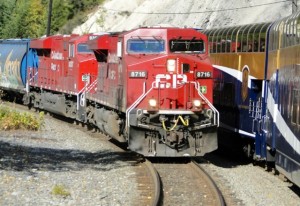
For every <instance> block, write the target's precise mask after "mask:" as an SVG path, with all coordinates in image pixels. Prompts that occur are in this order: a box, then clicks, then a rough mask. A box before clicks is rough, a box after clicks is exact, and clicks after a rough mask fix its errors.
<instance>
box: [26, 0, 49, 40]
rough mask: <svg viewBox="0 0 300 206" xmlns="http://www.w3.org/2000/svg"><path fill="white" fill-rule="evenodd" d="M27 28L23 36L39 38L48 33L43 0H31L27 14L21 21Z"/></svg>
mask: <svg viewBox="0 0 300 206" xmlns="http://www.w3.org/2000/svg"><path fill="white" fill-rule="evenodd" d="M21 25H22V27H24V28H26V29H25V30H24V33H23V37H27V38H37V37H40V36H42V35H44V34H45V33H46V10H45V9H44V7H43V5H42V3H41V0H30V1H29V7H28V12H27V15H26V16H25V18H24V21H22V22H21Z"/></svg>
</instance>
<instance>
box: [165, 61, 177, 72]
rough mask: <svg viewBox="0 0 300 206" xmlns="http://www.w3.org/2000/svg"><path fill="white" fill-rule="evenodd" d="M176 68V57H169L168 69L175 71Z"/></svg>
mask: <svg viewBox="0 0 300 206" xmlns="http://www.w3.org/2000/svg"><path fill="white" fill-rule="evenodd" d="M175 69H176V60H175V59H168V61H167V70H168V72H175Z"/></svg>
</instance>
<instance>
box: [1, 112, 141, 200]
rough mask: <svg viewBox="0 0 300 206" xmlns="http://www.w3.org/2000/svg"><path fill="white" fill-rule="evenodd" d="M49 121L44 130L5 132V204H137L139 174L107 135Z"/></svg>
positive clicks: (2, 171) (2, 136)
mask: <svg viewBox="0 0 300 206" xmlns="http://www.w3.org/2000/svg"><path fill="white" fill-rule="evenodd" d="M99 136H100V137H99V138H94V137H91V136H89V135H88V134H87V133H86V132H83V131H81V130H79V129H75V127H74V126H72V125H69V124H64V123H62V122H61V121H58V120H53V119H51V118H46V120H45V127H44V128H43V129H42V131H39V132H29V131H10V132H6V131H1V132H0V205H132V204H133V203H134V199H136V198H137V197H138V196H139V194H138V193H136V192H132V191H136V190H137V189H136V188H137V183H136V181H135V176H136V174H135V170H134V166H132V165H131V164H130V163H129V162H126V161H124V160H123V161H122V160H120V159H121V158H120V155H122V151H121V150H117V149H116V147H114V146H113V145H112V144H111V143H109V142H108V139H107V138H105V137H102V138H101V135H100V134H99Z"/></svg>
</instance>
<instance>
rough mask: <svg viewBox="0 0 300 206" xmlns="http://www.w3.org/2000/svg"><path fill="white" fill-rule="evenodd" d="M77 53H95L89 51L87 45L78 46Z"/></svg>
mask: <svg viewBox="0 0 300 206" xmlns="http://www.w3.org/2000/svg"><path fill="white" fill-rule="evenodd" d="M77 52H78V53H94V52H93V51H92V50H90V49H88V46H87V44H78V46H77Z"/></svg>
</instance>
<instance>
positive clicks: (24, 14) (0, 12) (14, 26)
mask: <svg viewBox="0 0 300 206" xmlns="http://www.w3.org/2000/svg"><path fill="white" fill-rule="evenodd" d="M103 1H104V0H53V4H52V24H51V34H55V33H65V34H68V33H71V32H72V29H73V28H74V27H75V26H78V25H80V24H82V23H83V22H84V21H85V20H86V16H87V14H88V13H89V12H90V11H92V10H93V9H94V8H97V6H98V5H100V4H101V3H103ZM49 2H50V0H0V39H5V38H36V37H40V36H43V35H45V34H46V29H47V19H48V8H49V5H48V4H49Z"/></svg>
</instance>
